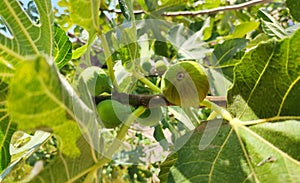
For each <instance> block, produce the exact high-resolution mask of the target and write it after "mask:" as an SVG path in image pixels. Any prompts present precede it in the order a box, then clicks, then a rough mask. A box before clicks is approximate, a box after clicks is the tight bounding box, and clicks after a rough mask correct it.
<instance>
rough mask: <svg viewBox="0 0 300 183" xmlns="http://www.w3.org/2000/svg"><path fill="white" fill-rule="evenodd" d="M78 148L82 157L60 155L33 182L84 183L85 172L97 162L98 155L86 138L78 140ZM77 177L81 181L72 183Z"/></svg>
mask: <svg viewBox="0 0 300 183" xmlns="http://www.w3.org/2000/svg"><path fill="white" fill-rule="evenodd" d="M76 146H77V147H79V149H80V156H78V157H76V158H75V157H68V156H65V155H64V154H60V155H59V156H57V157H55V158H54V159H53V160H52V162H51V163H50V164H49V165H48V166H47V167H46V168H45V169H44V170H43V171H42V172H41V173H40V174H39V175H38V176H36V177H35V178H34V179H33V180H32V181H31V182H34V183H35V182H37V183H38V182H48V183H56V182H67V181H70V182H73V181H75V182H84V179H85V177H84V175H85V173H84V171H86V170H88V168H90V167H91V166H92V165H94V164H95V163H96V162H97V154H96V153H95V152H94V149H93V148H91V146H90V144H89V143H87V141H86V140H85V138H84V137H81V138H79V139H78V140H77V142H76ZM96 170H97V169H96ZM76 176H79V177H78V178H79V179H77V180H73V181H71V179H72V178H74V177H76ZM94 179H95V177H94Z"/></svg>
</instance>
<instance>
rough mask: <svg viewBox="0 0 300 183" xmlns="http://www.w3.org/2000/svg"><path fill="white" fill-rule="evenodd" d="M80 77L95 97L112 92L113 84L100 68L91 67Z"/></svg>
mask: <svg viewBox="0 0 300 183" xmlns="http://www.w3.org/2000/svg"><path fill="white" fill-rule="evenodd" d="M79 77H82V79H83V81H84V82H85V83H86V85H87V88H88V90H89V92H90V93H91V94H92V95H93V96H97V95H100V94H101V93H104V92H108V93H110V92H111V88H112V87H111V82H110V79H109V77H108V75H107V74H106V72H105V71H104V70H103V69H101V68H100V67H96V66H91V67H88V68H86V69H85V70H83V71H82V73H81V74H80V76H79Z"/></svg>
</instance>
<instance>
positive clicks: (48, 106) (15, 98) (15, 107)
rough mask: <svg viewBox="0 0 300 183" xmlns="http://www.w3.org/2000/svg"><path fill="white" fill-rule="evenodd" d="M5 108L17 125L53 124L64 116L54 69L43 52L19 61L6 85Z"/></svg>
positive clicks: (31, 126) (28, 126) (61, 120)
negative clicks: (7, 85)
mask: <svg viewBox="0 0 300 183" xmlns="http://www.w3.org/2000/svg"><path fill="white" fill-rule="evenodd" d="M9 88H10V90H9V95H8V98H7V109H8V113H9V114H10V116H11V118H12V120H13V121H15V122H16V123H18V126H19V128H20V129H32V128H35V127H38V126H44V125H46V126H50V127H53V126H56V125H59V124H61V123H63V122H64V121H65V120H66V112H65V111H64V110H62V108H61V104H59V103H58V102H60V101H62V97H63V96H62V92H61V89H60V82H59V78H58V75H57V73H56V72H55V70H54V69H53V68H51V67H50V66H49V65H48V63H47V61H46V59H45V58H44V57H42V56H38V57H36V58H33V59H32V60H28V61H25V62H23V63H22V64H19V65H18V68H17V70H16V74H15V76H14V77H13V78H12V80H11V82H10V85H9Z"/></svg>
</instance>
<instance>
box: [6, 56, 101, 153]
mask: <svg viewBox="0 0 300 183" xmlns="http://www.w3.org/2000/svg"><path fill="white" fill-rule="evenodd" d="M90 100H91V99H90ZM86 102H87V101H86ZM91 103H92V102H91ZM89 106H90V105H89ZM7 110H8V113H9V115H10V117H11V118H12V120H13V121H15V122H16V123H17V124H18V126H19V128H20V129H32V128H36V127H40V126H47V127H50V128H52V129H53V131H54V134H57V135H59V136H60V138H61V139H62V140H61V142H63V143H62V152H63V153H66V154H67V155H70V156H75V155H79V154H76V152H77V153H78V152H79V151H78V149H77V147H76V146H75V143H74V142H75V141H76V140H77V138H78V136H79V134H80V131H79V130H78V127H77V124H76V123H75V121H72V122H70V120H67V116H66V115H68V117H71V118H72V119H73V120H76V121H77V122H78V123H79V124H80V127H81V128H83V129H84V130H83V131H85V133H88V135H91V136H92V137H94V136H93V134H96V133H97V130H98V129H99V128H98V125H97V120H98V118H97V116H96V114H97V113H96V112H95V109H93V108H89V107H87V105H86V104H85V103H84V102H83V101H82V100H81V99H80V98H79V97H78V96H77V95H76V93H75V91H74V90H73V89H72V87H71V86H70V85H69V84H68V83H67V81H65V80H64V78H62V76H60V75H59V74H58V73H57V70H56V67H55V66H54V65H53V63H52V64H49V63H48V61H47V60H46V58H44V57H42V56H37V57H36V58H33V59H32V60H28V61H25V62H23V63H22V64H19V65H18V68H17V72H16V74H15V76H14V78H13V79H12V81H11V83H10V91H9V95H8V99H7ZM71 123H74V124H71ZM68 125H69V126H68ZM68 127H69V128H71V129H73V130H72V131H71V132H72V133H73V134H72V135H70V134H68V133H67V132H66V131H68V130H66V129H68ZM89 133H90V134H89ZM89 140H90V141H89V142H90V143H93V140H94V139H91V138H89ZM95 140H97V139H95ZM65 142H66V143H67V144H65ZM71 149H73V151H72V150H71ZM74 153H75V154H74Z"/></svg>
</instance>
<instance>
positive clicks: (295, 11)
mask: <svg viewBox="0 0 300 183" xmlns="http://www.w3.org/2000/svg"><path fill="white" fill-rule="evenodd" d="M286 6H287V7H288V8H289V9H290V13H291V15H292V16H293V18H294V19H295V20H297V21H298V22H299V21H300V12H299V8H300V1H298V0H287V1H286Z"/></svg>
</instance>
